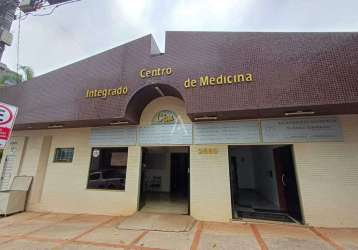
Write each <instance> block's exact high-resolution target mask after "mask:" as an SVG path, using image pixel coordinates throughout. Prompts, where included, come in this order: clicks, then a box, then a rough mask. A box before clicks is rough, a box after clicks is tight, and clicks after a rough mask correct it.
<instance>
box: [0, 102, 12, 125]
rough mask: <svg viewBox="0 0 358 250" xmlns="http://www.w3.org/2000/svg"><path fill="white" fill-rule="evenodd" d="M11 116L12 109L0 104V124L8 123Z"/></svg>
mask: <svg viewBox="0 0 358 250" xmlns="http://www.w3.org/2000/svg"><path fill="white" fill-rule="evenodd" d="M13 117H14V114H13V113H12V111H11V110H10V109H9V108H8V107H6V106H4V105H2V104H0V125H3V124H6V123H9V122H10V121H11V120H12V118H13Z"/></svg>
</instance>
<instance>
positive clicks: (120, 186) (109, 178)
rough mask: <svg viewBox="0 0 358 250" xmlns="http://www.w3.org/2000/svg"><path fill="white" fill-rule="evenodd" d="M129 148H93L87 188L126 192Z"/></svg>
mask: <svg viewBox="0 0 358 250" xmlns="http://www.w3.org/2000/svg"><path fill="white" fill-rule="evenodd" d="M127 158H128V148H93V149H92V154H91V165H90V169H89V175H88V181H87V188H89V189H113V190H124V189H125V183H126V174H127Z"/></svg>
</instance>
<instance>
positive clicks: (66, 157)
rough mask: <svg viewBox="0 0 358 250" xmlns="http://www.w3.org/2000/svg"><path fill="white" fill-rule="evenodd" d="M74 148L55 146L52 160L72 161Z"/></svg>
mask: <svg viewBox="0 0 358 250" xmlns="http://www.w3.org/2000/svg"><path fill="white" fill-rule="evenodd" d="M74 150H75V149H74V148H56V150H55V157H54V160H53V161H54V162H72V160H73V153H74Z"/></svg>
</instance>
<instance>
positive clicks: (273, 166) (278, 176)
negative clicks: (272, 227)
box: [229, 145, 302, 222]
mask: <svg viewBox="0 0 358 250" xmlns="http://www.w3.org/2000/svg"><path fill="white" fill-rule="evenodd" d="M229 160H230V185H231V198H232V208H233V218H234V219H235V218H237V219H240V218H251V219H261V220H276V221H283V222H302V216H301V210H300V202H299V195H298V188H297V183H296V176H295V169H294V162H293V156H292V150H291V146H285V145H262V146H261V145H260V146H230V147H229Z"/></svg>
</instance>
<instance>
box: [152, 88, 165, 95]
mask: <svg viewBox="0 0 358 250" xmlns="http://www.w3.org/2000/svg"><path fill="white" fill-rule="evenodd" d="M154 88H155V90H156V91H157V92H158V93H159V95H161V96H165V95H164V93H163V91H162V90H161V89H160V88H159V87H158V86H156V87H154Z"/></svg>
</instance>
